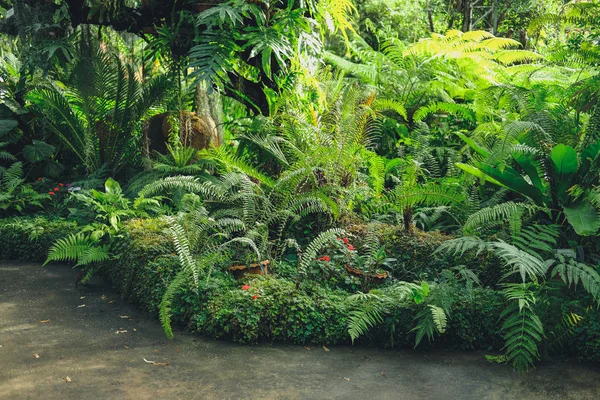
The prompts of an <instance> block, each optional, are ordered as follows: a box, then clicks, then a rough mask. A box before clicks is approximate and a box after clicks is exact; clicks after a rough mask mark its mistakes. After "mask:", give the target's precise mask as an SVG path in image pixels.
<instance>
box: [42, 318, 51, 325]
mask: <svg viewBox="0 0 600 400" xmlns="http://www.w3.org/2000/svg"><path fill="white" fill-rule="evenodd" d="M46 322H50V320H49V319H42V320H41V321H40V324H45V323H46Z"/></svg>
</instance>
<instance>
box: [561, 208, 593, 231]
mask: <svg viewBox="0 0 600 400" xmlns="http://www.w3.org/2000/svg"><path fill="white" fill-rule="evenodd" d="M563 210H564V212H565V216H566V217H567V220H568V221H569V223H570V224H571V225H572V226H573V229H575V232H577V234H578V235H581V236H590V235H594V234H596V232H598V229H600V216H599V215H598V211H597V210H596V209H595V208H594V207H592V205H590V204H589V203H587V202H581V203H577V204H575V205H572V206H570V207H564V208H563Z"/></svg>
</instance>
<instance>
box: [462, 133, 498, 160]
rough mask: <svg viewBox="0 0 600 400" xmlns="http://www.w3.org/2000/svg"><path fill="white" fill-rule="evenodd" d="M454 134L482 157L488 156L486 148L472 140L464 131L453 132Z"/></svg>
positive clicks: (488, 152)
mask: <svg viewBox="0 0 600 400" xmlns="http://www.w3.org/2000/svg"><path fill="white" fill-rule="evenodd" d="M455 134H456V136H458V137H459V138H461V139H462V140H463V142H465V143H466V144H468V145H469V147H471V148H472V149H473V150H474V151H475V152H476V153H477V154H479V155H480V156H482V157H489V155H490V151H489V150H488V149H486V148H485V147H483V146H481V145H480V144H479V143H477V142H476V141H474V140H473V139H471V138H470V137H468V136H467V135H465V134H464V133H461V132H455Z"/></svg>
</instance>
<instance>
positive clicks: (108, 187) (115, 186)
mask: <svg viewBox="0 0 600 400" xmlns="http://www.w3.org/2000/svg"><path fill="white" fill-rule="evenodd" d="M104 191H105V192H106V193H108V194H121V192H122V190H121V185H119V182H117V181H115V180H114V179H113V178H108V179H107V180H106V182H105V183H104Z"/></svg>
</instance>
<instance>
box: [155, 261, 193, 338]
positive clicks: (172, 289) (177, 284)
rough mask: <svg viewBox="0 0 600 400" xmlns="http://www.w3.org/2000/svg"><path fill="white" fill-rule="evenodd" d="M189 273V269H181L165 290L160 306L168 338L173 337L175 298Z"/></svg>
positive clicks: (159, 310) (162, 322)
mask: <svg viewBox="0 0 600 400" xmlns="http://www.w3.org/2000/svg"><path fill="white" fill-rule="evenodd" d="M188 274H189V271H188V270H181V271H179V273H177V275H175V278H173V280H172V281H171V283H169V286H167V290H165V293H164V294H163V297H162V300H161V301H160V305H159V306H158V315H159V318H160V323H161V325H162V327H163V330H164V331H165V335H166V336H167V338H168V339H173V328H172V327H171V315H172V304H173V299H174V298H175V296H176V295H177V293H178V292H179V291H180V290H181V289H182V287H183V286H184V285H185V283H186V282H187V278H188Z"/></svg>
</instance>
